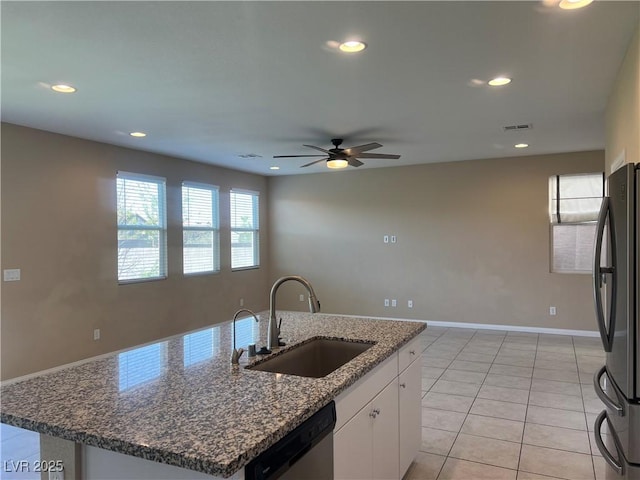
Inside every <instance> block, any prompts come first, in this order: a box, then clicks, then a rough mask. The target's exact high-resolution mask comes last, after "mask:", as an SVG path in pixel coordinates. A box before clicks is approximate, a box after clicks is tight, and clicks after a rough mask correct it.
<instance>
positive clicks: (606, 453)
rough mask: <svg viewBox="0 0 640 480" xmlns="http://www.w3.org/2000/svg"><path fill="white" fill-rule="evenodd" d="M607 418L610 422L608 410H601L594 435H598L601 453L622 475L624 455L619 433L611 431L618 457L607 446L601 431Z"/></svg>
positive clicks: (597, 440)
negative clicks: (621, 450)
mask: <svg viewBox="0 0 640 480" xmlns="http://www.w3.org/2000/svg"><path fill="white" fill-rule="evenodd" d="M605 420H607V424H609V417H608V416H607V411H606V410H603V411H602V412H600V414H599V415H598V417H597V418H596V423H595V425H594V432H593V433H594V434H595V435H594V436H595V437H596V444H597V445H598V450H600V453H602V457H603V458H604V459H605V461H606V462H607V463H608V464H609V465H610V466H611V468H613V469H614V470H615V471H616V473H617V474H618V475H620V476H622V475H624V473H625V468H624V467H625V465H624V456H623V455H622V454H621V453H620V446H619V445H618V443H619V440H618V438H617V435H616V434H615V432H614V431H613V430H612V431H611V438H613V444H614V445H615V447H616V453H617V454H618V458H617V459H616V458H615V457H614V456H613V455H612V454H611V452H610V451H609V449H607V446H606V445H605V444H604V441H603V440H602V433H601V431H602V423H603V422H604V421H605ZM609 428H611V426H610V425H609ZM621 460H622V461H621Z"/></svg>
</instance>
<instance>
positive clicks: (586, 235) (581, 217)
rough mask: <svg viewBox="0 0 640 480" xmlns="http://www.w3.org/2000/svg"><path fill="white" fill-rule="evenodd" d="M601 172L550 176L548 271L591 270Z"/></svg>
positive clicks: (602, 184)
mask: <svg viewBox="0 0 640 480" xmlns="http://www.w3.org/2000/svg"><path fill="white" fill-rule="evenodd" d="M603 195H604V173H601V172H600V173H588V174H573V175H553V176H552V177H551V178H550V179H549V219H550V223H551V271H552V272H554V273H591V271H592V269H593V243H594V240H595V234H596V220H597V219H598V213H599V211H600V205H601V203H602V197H603Z"/></svg>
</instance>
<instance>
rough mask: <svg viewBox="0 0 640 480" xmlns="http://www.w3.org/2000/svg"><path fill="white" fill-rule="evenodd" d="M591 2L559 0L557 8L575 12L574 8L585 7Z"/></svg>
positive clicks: (584, 0)
mask: <svg viewBox="0 0 640 480" xmlns="http://www.w3.org/2000/svg"><path fill="white" fill-rule="evenodd" d="M592 2H593V0H561V1H560V3H559V4H558V6H559V7H560V8H561V9H563V10H575V9H576V8H582V7H586V6H587V5H589V4H590V3H592Z"/></svg>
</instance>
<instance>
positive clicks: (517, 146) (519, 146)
mask: <svg viewBox="0 0 640 480" xmlns="http://www.w3.org/2000/svg"><path fill="white" fill-rule="evenodd" d="M528 146H529V144H528V143H516V144H515V145H514V147H516V148H527V147H528Z"/></svg>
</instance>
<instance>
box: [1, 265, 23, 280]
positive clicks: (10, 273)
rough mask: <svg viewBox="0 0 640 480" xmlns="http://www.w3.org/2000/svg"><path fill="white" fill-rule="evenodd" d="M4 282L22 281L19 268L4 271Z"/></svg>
mask: <svg viewBox="0 0 640 480" xmlns="http://www.w3.org/2000/svg"><path fill="white" fill-rule="evenodd" d="M3 273H4V281H5V282H17V281H19V280H20V269H19V268H9V269H6V270H4V272H3Z"/></svg>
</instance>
